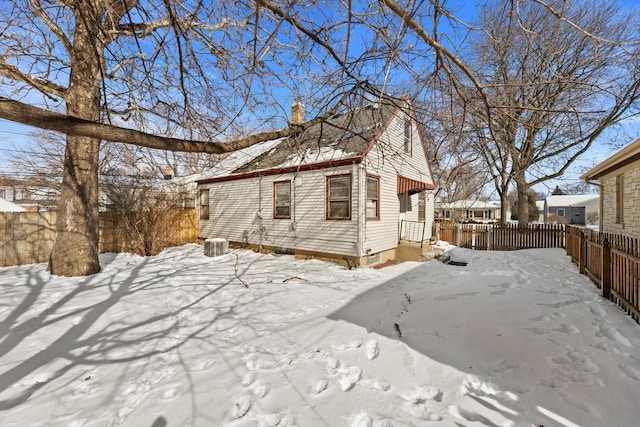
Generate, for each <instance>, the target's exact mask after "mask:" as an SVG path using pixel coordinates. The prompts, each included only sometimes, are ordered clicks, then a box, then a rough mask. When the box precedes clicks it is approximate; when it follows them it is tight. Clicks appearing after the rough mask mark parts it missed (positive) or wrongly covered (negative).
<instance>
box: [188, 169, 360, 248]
mask: <svg viewBox="0 0 640 427" xmlns="http://www.w3.org/2000/svg"><path fill="white" fill-rule="evenodd" d="M357 169H358V168H357V166H346V167H340V168H332V169H323V170H317V171H306V172H300V173H298V174H297V175H296V174H293V173H291V174H282V175H273V176H263V177H261V178H248V179H242V180H234V181H224V182H218V183H213V184H204V185H202V186H201V188H202V189H206V188H208V189H209V191H210V194H209V201H210V216H209V220H200V226H199V228H200V229H199V236H200V237H202V238H208V237H223V238H226V239H228V240H230V241H235V242H244V241H246V240H245V237H244V236H245V235H246V234H248V235H249V238H248V242H249V243H251V244H260V243H262V244H263V245H266V246H279V247H286V248H295V249H301V250H309V251H319V252H328V253H334V254H341V255H353V256H355V255H358V253H357V246H358V245H357V239H358V233H357V230H358V220H357V218H358V216H357V211H358V209H357V206H358V189H359V185H358V179H357V175H358V173H357ZM340 174H352V177H351V178H352V191H351V220H350V221H348V220H344V221H336V220H326V219H325V194H326V188H325V187H326V177H327V176H332V175H340ZM296 177H297V180H296ZM283 180H291V183H292V185H291V219H273V183H274V182H275V181H283ZM260 230H262V233H261V231H260ZM261 235H262V236H261ZM261 237H262V240H261Z"/></svg>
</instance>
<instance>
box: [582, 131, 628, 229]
mask: <svg viewBox="0 0 640 427" xmlns="http://www.w3.org/2000/svg"><path fill="white" fill-rule="evenodd" d="M580 178H581V179H584V180H585V181H586V182H588V183H592V184H593V183H594V182H593V181H595V180H598V181H599V183H598V184H596V185H599V186H600V212H601V214H600V220H599V230H600V231H602V232H606V233H617V234H625V235H627V236H632V237H640V139H637V140H635V141H633V142H632V143H631V144H629V145H627V146H626V147H624V148H623V149H622V150H620V151H618V152H617V153H615V154H614V155H612V156H611V157H609V158H608V159H606V160H604V161H603V162H602V163H600V164H598V165H596V166H595V167H594V168H593V169H591V170H590V171H588V172H587V173H585V174H584V175H582V176H581V177H580Z"/></svg>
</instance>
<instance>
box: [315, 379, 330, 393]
mask: <svg viewBox="0 0 640 427" xmlns="http://www.w3.org/2000/svg"><path fill="white" fill-rule="evenodd" d="M328 386H329V382H328V381H327V380H320V381H318V382H317V383H316V384H315V385H314V386H313V387H311V392H312V393H313V394H320V393H322V392H323V391H325V390H326V389H327V387H328Z"/></svg>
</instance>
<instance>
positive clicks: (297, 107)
mask: <svg viewBox="0 0 640 427" xmlns="http://www.w3.org/2000/svg"><path fill="white" fill-rule="evenodd" d="M304 122H305V117H304V104H303V103H302V102H300V99H296V102H294V103H293V104H292V105H291V124H292V125H301V124H302V123H304Z"/></svg>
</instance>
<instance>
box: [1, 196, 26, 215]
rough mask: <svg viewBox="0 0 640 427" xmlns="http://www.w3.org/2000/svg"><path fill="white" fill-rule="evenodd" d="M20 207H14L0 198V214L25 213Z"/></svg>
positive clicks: (14, 205) (13, 204)
mask: <svg viewBox="0 0 640 427" xmlns="http://www.w3.org/2000/svg"><path fill="white" fill-rule="evenodd" d="M26 211H27V210H26V209H25V208H23V207H22V206H19V205H16V204H15V203H12V202H10V201H8V200H6V199H4V198H2V197H0V212H26Z"/></svg>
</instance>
